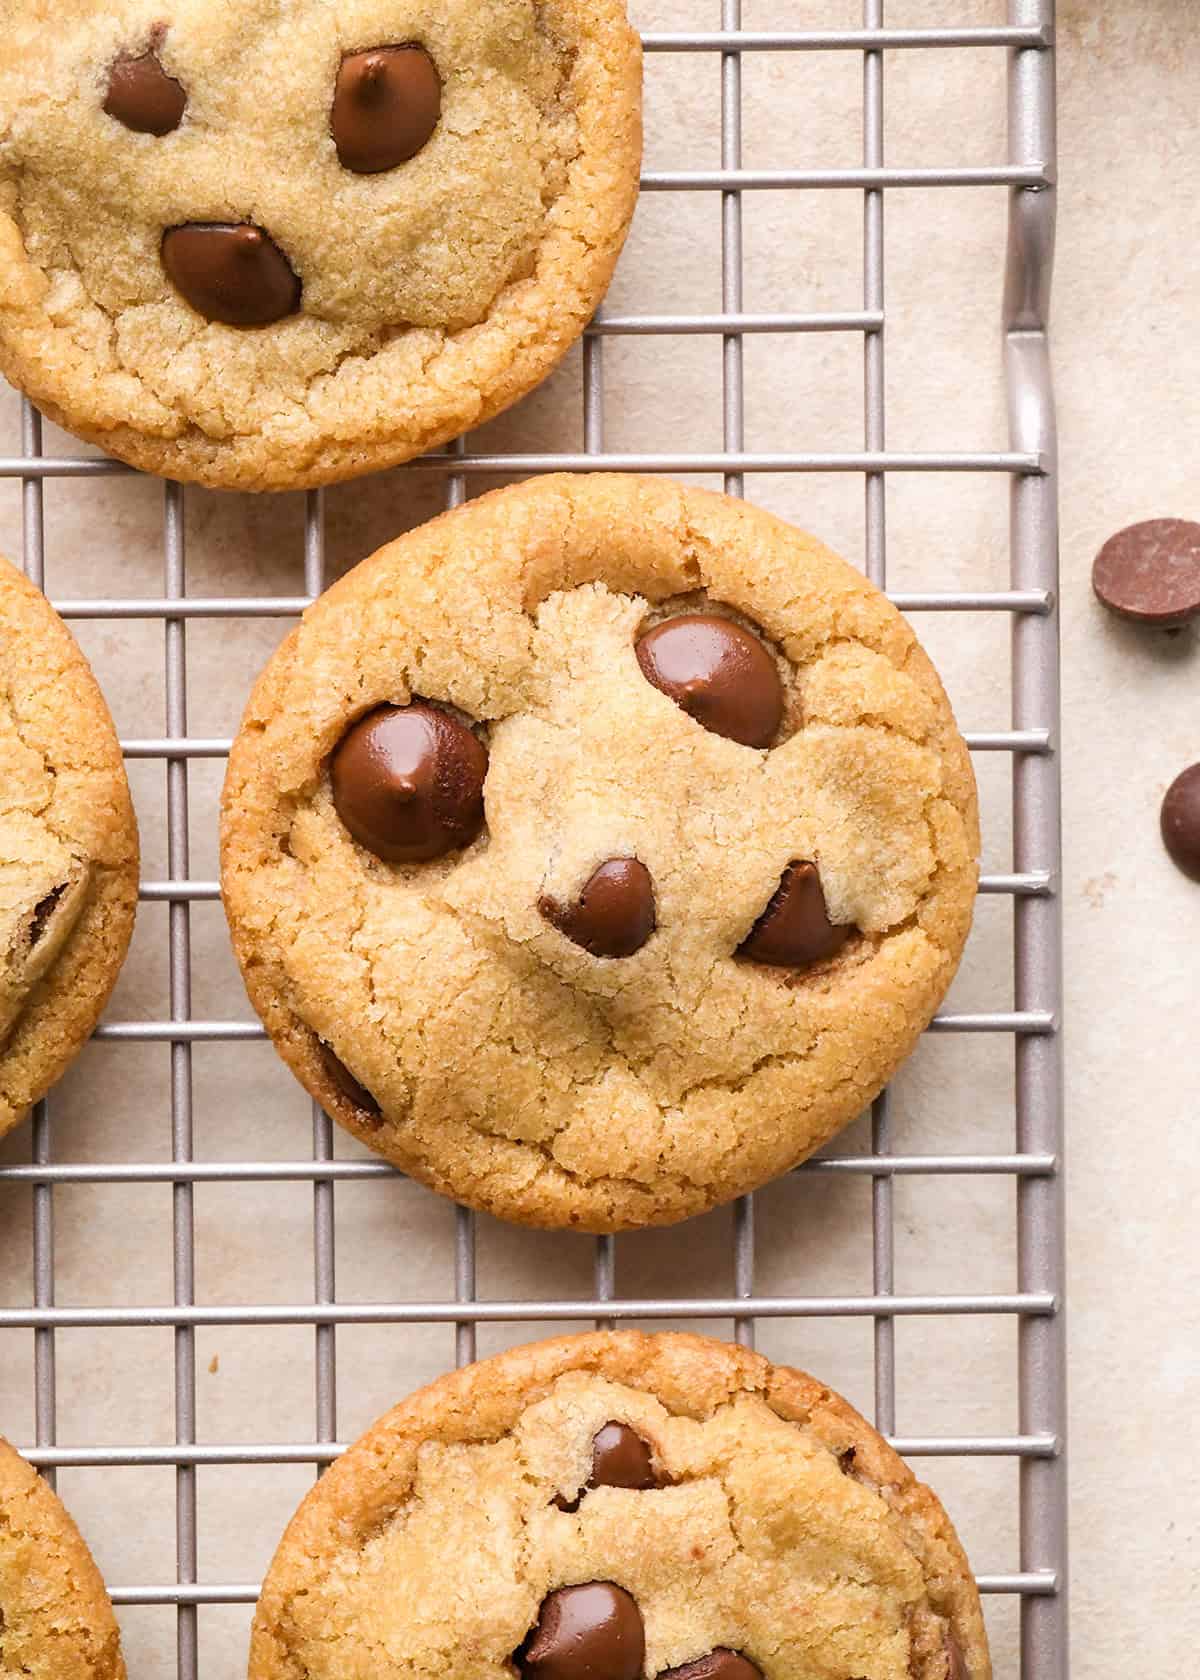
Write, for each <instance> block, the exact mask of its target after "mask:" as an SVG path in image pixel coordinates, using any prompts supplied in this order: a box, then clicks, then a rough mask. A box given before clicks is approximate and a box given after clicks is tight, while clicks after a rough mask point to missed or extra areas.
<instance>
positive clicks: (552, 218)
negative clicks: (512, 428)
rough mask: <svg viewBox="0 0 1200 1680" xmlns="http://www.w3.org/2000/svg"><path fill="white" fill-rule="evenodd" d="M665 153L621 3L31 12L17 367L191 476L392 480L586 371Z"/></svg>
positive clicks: (89, 420)
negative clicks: (641, 190)
mask: <svg viewBox="0 0 1200 1680" xmlns="http://www.w3.org/2000/svg"><path fill="white" fill-rule="evenodd" d="M640 160H641V69H640V46H639V43H638V39H637V36H636V34H635V33H634V32H633V31H632V30H631V29H630V27H629V24H628V22H627V20H626V17H625V11H624V6H623V4H622V0H486V3H485V4H481V3H479V0H437V3H436V4H435V3H434V0H339V4H337V5H329V4H326V3H324V0H239V4H238V5H236V6H231V5H227V4H224V3H223V0H169V3H168V4H166V5H164V4H162V3H161V0H114V3H113V4H110V5H105V6H102V7H99V6H96V5H95V4H94V0H60V3H58V4H55V5H53V6H50V5H47V4H46V3H45V0H13V3H12V4H10V5H8V6H7V7H6V8H5V28H4V31H3V35H2V37H0V368H2V369H3V371H4V373H5V374H6V375H7V376H8V377H9V378H10V379H11V380H12V381H13V383H15V384H16V385H18V386H20V387H21V388H22V389H23V390H25V391H26V392H27V393H28V394H29V395H30V396H32V397H33V398H34V399H35V400H36V401H37V402H38V404H39V406H40V407H42V408H43V409H44V410H45V412H46V413H47V414H49V415H50V416H51V417H52V418H53V419H55V420H57V421H59V422H60V423H61V424H63V425H65V426H67V427H68V428H70V429H71V430H72V431H74V432H76V433H78V434H79V435H80V436H81V437H84V438H86V439H88V440H90V441H91V442H94V443H97V444H99V445H100V446H101V447H102V448H104V449H106V450H108V451H109V452H110V453H112V454H114V455H117V456H120V457H121V458H122V459H124V460H127V461H130V462H132V463H133V464H134V465H136V466H139V467H143V468H146V469H148V470H150V471H153V472H157V473H160V474H162V475H164V476H166V477H170V478H174V479H187V480H196V481H199V482H202V483H205V484H210V485H214V486H219V487H228V488H242V489H280V488H291V487H297V486H301V485H316V484H322V483H329V482H332V481H334V480H337V479H342V478H348V477H352V476H354V475H355V474H358V473H363V472H367V471H372V470H376V469H378V468H380V467H384V466H389V465H393V464H395V463H397V462H400V461H404V460H408V459H409V458H410V457H412V456H413V455H416V454H419V453H421V452H422V451H424V450H426V449H429V448H431V447H433V446H435V445H436V444H438V443H442V442H445V441H446V440H448V439H450V438H453V437H455V436H457V435H458V434H459V433H461V432H462V431H464V430H466V429H467V428H468V427H473V426H477V425H479V424H481V423H482V422H483V421H485V420H487V419H488V418H490V417H491V416H492V415H494V414H496V413H498V412H499V411H500V410H501V409H502V408H505V407H507V406H508V405H509V404H510V403H512V402H514V401H516V400H517V398H518V397H520V396H523V395H524V394H525V393H526V392H527V391H529V390H531V389H532V388H533V387H534V386H535V385H536V384H537V383H538V382H539V381H540V380H541V379H542V378H543V377H545V375H546V374H548V373H549V372H550V370H551V369H552V368H553V367H554V366H555V365H556V364H557V363H558V361H559V360H560V359H561V358H562V356H563V355H565V353H566V351H567V350H568V348H569V347H570V345H571V344H572V343H573V342H574V341H575V340H576V339H577V338H578V336H579V334H580V333H581V332H582V331H583V328H584V326H585V325H586V323H587V321H588V319H589V318H590V316H591V314H592V313H593V311H594V309H595V307H596V305H597V303H598V302H599V300H600V298H601V297H602V295H603V293H604V291H605V289H606V287H607V284H608V281H609V279H610V277H611V274H612V270H613V267H614V265H615V262H616V259H617V256H618V254H619V251H620V248H621V245H622V243H623V241H624V237H625V233H626V230H627V228H628V224H629V221H630V218H631V216H632V214H633V207H634V203H635V199H636V193H637V184H638V170H639V166H640Z"/></svg>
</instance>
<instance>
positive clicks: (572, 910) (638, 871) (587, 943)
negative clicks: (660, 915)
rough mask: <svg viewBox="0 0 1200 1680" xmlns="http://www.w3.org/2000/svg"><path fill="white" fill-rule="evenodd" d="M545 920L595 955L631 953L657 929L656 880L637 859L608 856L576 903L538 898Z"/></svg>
mask: <svg viewBox="0 0 1200 1680" xmlns="http://www.w3.org/2000/svg"><path fill="white" fill-rule="evenodd" d="M538 909H539V910H540V911H541V913H542V915H543V916H544V917H545V918H546V920H547V921H548V922H549V923H550V924H551V925H552V926H553V927H556V928H557V929H558V931H559V932H560V933H561V934H564V935H565V936H566V937H567V938H568V939H570V940H572V941H573V942H574V944H576V945H582V947H583V949H584V950H585V951H587V952H589V953H590V955H592V956H593V957H631V956H633V954H634V952H635V951H640V950H641V948H642V946H643V945H644V944H645V943H646V941H647V940H648V939H649V937H650V935H651V934H652V933H653V932H654V929H655V927H656V926H657V925H658V924H657V918H656V916H655V910H654V882H653V880H652V879H651V876H650V871H649V870H648V869H647V868H646V866H645V864H644V863H639V862H638V860H637V858H609V859H608V861H607V863H602V864H601V865H600V867H599V868H598V869H596V870H594V871H593V872H592V874H591V875H590V876H589V877H588V879H587V881H586V882H585V883H584V886H583V889H582V891H581V892H580V894H579V897H578V898H577V899H576V900H575V902H574V904H559V903H557V902H556V900H554V899H552V898H546V897H542V898H539V899H538Z"/></svg>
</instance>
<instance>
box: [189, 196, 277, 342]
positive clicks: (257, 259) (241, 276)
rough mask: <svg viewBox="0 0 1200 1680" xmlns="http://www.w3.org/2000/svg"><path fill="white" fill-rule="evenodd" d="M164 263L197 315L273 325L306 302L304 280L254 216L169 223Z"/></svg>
mask: <svg viewBox="0 0 1200 1680" xmlns="http://www.w3.org/2000/svg"><path fill="white" fill-rule="evenodd" d="M162 260H163V267H164V268H165V269H166V271H167V275H168V277H169V279H170V281H171V283H172V285H174V286H175V287H176V289H177V290H178V291H180V292H181V293H182V294H183V296H184V298H185V299H186V300H187V302H188V303H190V304H191V306H192V308H193V309H194V310H195V311H196V313H197V315H203V316H204V317H205V318H206V319H207V320H209V321H223V322H224V323H225V325H226V326H230V327H267V326H270V325H271V323H272V322H273V321H281V320H283V318H284V316H285V315H294V314H295V313H296V311H297V310H298V309H299V307H300V294H301V285H300V281H299V279H298V277H297V275H296V273H295V271H294V270H293V268H292V265H291V264H290V263H289V262H288V260H287V258H286V257H285V256H284V254H283V252H282V251H281V250H280V249H279V247H278V245H276V243H275V241H274V240H273V239H272V238H271V236H270V235H269V234H266V233H264V232H263V230H262V229H261V228H258V227H254V226H253V225H252V224H251V223H250V222H186V223H184V225H183V226H182V227H173V228H168V229H167V231H166V233H164V234H163V241H162Z"/></svg>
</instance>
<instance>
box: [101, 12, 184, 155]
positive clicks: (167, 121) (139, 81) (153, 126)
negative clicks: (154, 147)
mask: <svg viewBox="0 0 1200 1680" xmlns="http://www.w3.org/2000/svg"><path fill="white" fill-rule="evenodd" d="M162 35H163V32H162V31H161V30H160V31H158V32H157V34H156V36H155V39H154V43H153V45H152V46H151V47H150V48H149V49H148V51H146V52H144V53H142V54H140V56H139V57H137V58H118V59H117V61H116V62H115V64H113V66H112V68H111V69H110V71H109V73H108V94H107V96H106V98H105V101H104V109H105V111H106V112H107V113H108V115H109V116H110V117H115V118H116V120H117V121H118V122H119V123H124V125H125V127H126V128H131V129H133V131H134V133H135V134H157V135H159V136H160V137H161V136H162V135H164V134H170V133H172V132H173V131H174V130H175V129H177V128H178V127H179V125H180V123H181V122H182V121H183V113H184V112H185V111H186V110H187V94H186V93H185V92H184V91H183V84H182V82H177V81H176V80H175V77H174V76H168V75H167V72H166V71H165V70H164V69H163V67H162V64H161V63H160V62H159V57H158V53H157V52H156V51H155V48H156V47H158V46H159V45H161V42H162Z"/></svg>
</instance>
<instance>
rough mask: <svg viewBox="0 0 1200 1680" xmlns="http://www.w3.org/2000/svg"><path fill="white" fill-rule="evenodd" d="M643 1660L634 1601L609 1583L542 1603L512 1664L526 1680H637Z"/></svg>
mask: <svg viewBox="0 0 1200 1680" xmlns="http://www.w3.org/2000/svg"><path fill="white" fill-rule="evenodd" d="M645 1654H646V1634H645V1629H644V1628H643V1626H642V1613H641V1611H640V1610H639V1609H638V1607H637V1605H636V1604H635V1602H634V1601H633V1599H632V1598H631V1597H630V1596H629V1594H628V1593H627V1592H626V1591H625V1589H624V1588H623V1587H618V1586H615V1585H614V1584H613V1582H611V1581H588V1582H585V1583H584V1584H583V1585H582V1586H578V1587H560V1588H559V1589H558V1591H557V1592H552V1593H550V1594H549V1595H548V1596H547V1597H546V1598H544V1599H543V1600H542V1607H541V1609H540V1610H539V1612H538V1619H537V1622H536V1624H535V1626H534V1627H533V1629H532V1631H531V1632H530V1633H529V1635H528V1637H527V1638H526V1640H525V1642H524V1644H523V1645H522V1646H521V1648H520V1649H519V1650H518V1651H517V1652H516V1653H515V1655H514V1657H513V1661H514V1662H515V1664H516V1666H517V1669H518V1672H519V1673H520V1674H521V1675H523V1676H524V1677H525V1680H639V1677H640V1675H641V1672H642V1662H643V1659H644V1657H645Z"/></svg>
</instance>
